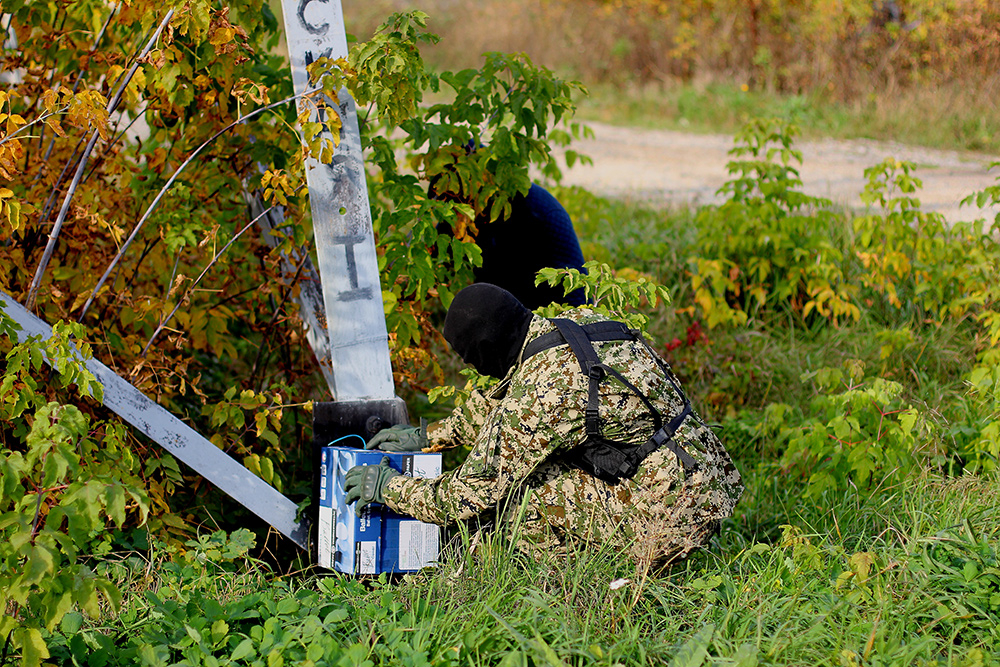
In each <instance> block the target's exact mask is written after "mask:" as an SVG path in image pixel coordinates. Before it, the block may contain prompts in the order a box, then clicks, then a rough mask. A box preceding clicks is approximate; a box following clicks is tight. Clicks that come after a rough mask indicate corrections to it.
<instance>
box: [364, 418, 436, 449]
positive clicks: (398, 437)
mask: <svg viewBox="0 0 1000 667" xmlns="http://www.w3.org/2000/svg"><path fill="white" fill-rule="evenodd" d="M426 446H427V422H426V421H424V420H422V419H421V420H420V426H408V425H406V424H396V425H395V426H390V427H389V428H384V429H382V430H381V431H379V432H378V433H376V434H375V435H374V436H372V439H371V440H369V441H368V442H367V443H365V449H380V450H382V451H383V452H419V451H420V450H422V449H423V448H425V447H426Z"/></svg>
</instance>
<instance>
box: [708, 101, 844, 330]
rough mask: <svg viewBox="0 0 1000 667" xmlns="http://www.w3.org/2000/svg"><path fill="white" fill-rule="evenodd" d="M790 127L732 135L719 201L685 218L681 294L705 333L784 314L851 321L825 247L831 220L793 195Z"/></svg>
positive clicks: (837, 267) (839, 267)
mask: <svg viewBox="0 0 1000 667" xmlns="http://www.w3.org/2000/svg"><path fill="white" fill-rule="evenodd" d="M797 133H798V130H797V128H796V127H795V126H793V125H790V124H787V123H784V122H783V121H779V120H757V121H753V122H751V123H749V124H748V125H747V126H746V127H745V128H744V129H743V130H742V131H741V132H740V133H739V134H737V136H736V142H737V145H736V147H734V148H733V149H732V150H731V151H730V155H732V156H733V157H734V158H735V159H733V160H732V161H730V162H729V163H728V165H727V169H728V171H729V174H730V176H732V177H733V178H732V179H731V180H729V181H728V182H726V183H725V185H723V186H722V188H721V189H720V190H719V193H720V194H722V195H724V196H726V197H727V200H726V201H725V202H724V203H723V204H720V205H718V206H704V207H702V208H700V209H699V211H698V213H697V215H696V216H695V225H696V226H697V228H698V240H697V242H696V244H695V252H696V254H695V255H694V256H693V257H692V258H691V259H690V260H689V261H690V264H691V286H692V288H693V290H694V298H695V301H696V302H697V303H698V305H699V307H700V309H701V311H702V313H703V314H704V317H705V321H706V322H707V323H708V326H709V327H715V326H718V325H720V324H745V323H746V322H747V320H748V318H758V319H759V318H761V317H765V316H767V315H769V314H773V313H775V312H781V311H783V310H785V309H788V310H791V311H793V312H794V313H795V314H796V315H798V316H799V317H801V318H803V319H805V318H807V317H809V315H810V314H812V313H814V312H815V314H816V315H818V316H821V317H824V318H827V319H830V320H832V321H834V322H836V321H838V320H841V321H842V320H844V319H854V320H856V319H858V317H860V310H859V309H858V307H857V305H856V304H855V303H854V297H855V295H856V293H857V288H856V287H855V286H853V285H851V284H850V283H849V282H848V281H847V280H846V279H845V276H844V271H843V260H844V252H843V250H842V249H841V248H840V247H839V246H838V245H837V244H836V243H835V240H836V238H837V237H838V236H841V235H842V233H841V231H840V230H839V229H838V225H839V224H841V218H840V217H839V216H837V215H835V214H834V213H833V212H831V211H830V210H829V207H830V202H829V201H827V200H825V199H821V198H817V197H812V196H810V195H806V194H804V193H803V192H801V190H800V188H801V186H802V181H801V179H800V178H799V173H798V169H797V168H796V166H795V165H796V164H800V163H801V162H802V154H801V152H800V151H798V150H796V149H795V148H793V139H794V137H795V135H796V134H797Z"/></svg>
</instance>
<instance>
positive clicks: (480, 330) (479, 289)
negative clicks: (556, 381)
mask: <svg viewBox="0 0 1000 667" xmlns="http://www.w3.org/2000/svg"><path fill="white" fill-rule="evenodd" d="M531 318H532V314H531V311H530V310H528V309H527V308H525V307H524V306H523V305H522V304H521V302H520V301H518V300H517V298H516V297H515V296H514V295H513V294H511V293H510V292H508V291H507V290H505V289H503V288H501V287H497V286H496V285H490V284H489V283H476V284H474V285H469V286H468V287H466V288H465V289H463V290H462V291H461V292H459V293H458V294H456V295H455V298H454V300H453V301H452V302H451V307H450V308H448V315H447V316H446V317H445V319H444V337H445V340H447V341H448V343H449V344H450V345H451V347H452V349H454V350H455V351H456V352H458V355H459V356H460V357H462V359H463V360H464V361H465V362H466V363H467V364H471V365H472V366H473V367H474V368H475V369H476V370H477V371H479V372H480V373H482V374H484V375H492V376H493V377H498V378H502V377H503V376H505V375H507V371H509V370H510V369H511V367H512V366H513V365H514V363H515V362H516V361H517V355H518V354H520V352H521V346H522V345H523V344H524V339H525V337H526V336H527V335H528V325H530V324H531Z"/></svg>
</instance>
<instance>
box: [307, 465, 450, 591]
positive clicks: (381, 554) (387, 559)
mask: <svg viewBox="0 0 1000 667" xmlns="http://www.w3.org/2000/svg"><path fill="white" fill-rule="evenodd" d="M386 456H388V457H389V461H390V463H391V465H392V467H393V468H395V469H396V470H398V471H399V472H401V473H403V474H404V475H409V476H411V477H427V478H430V477H437V476H438V475H440V474H441V455H440V454H424V453H420V452H417V453H396V452H380V451H370V450H364V449H354V448H352V447H323V448H322V450H321V458H320V489H319V516H318V536H317V539H318V545H317V549H316V551H317V557H318V564H319V566H320V567H324V568H326V569H328V570H336V571H337V572H346V573H350V574H379V573H381V572H414V571H416V570H419V569H421V568H424V567H428V566H431V565H434V564H435V562H436V561H437V557H438V552H439V550H440V530H441V529H440V527H438V526H435V525H433V524H429V523H423V522H421V521H417V520H415V519H413V518H410V517H406V516H401V515H399V514H396V513H395V512H392V511H391V510H389V509H388V508H387V507H384V506H382V505H374V504H373V505H368V506H367V507H366V508H365V509H364V510H363V511H362V513H361V516H358V515H356V514H355V513H354V503H351V504H350V505H348V504H347V503H345V502H344V476H345V475H346V474H347V471H348V470H350V469H351V468H353V467H354V466H356V465H378V464H379V463H381V461H382V458H383V457H386Z"/></svg>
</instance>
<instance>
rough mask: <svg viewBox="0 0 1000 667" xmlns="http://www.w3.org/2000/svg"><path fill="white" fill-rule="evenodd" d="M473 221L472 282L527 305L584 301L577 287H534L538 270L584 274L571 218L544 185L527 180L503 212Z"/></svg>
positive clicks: (577, 304)
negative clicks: (476, 252) (479, 255)
mask: <svg viewBox="0 0 1000 667" xmlns="http://www.w3.org/2000/svg"><path fill="white" fill-rule="evenodd" d="M476 226H477V227H478V229H479V233H478V234H477V235H476V244H477V245H478V246H479V247H480V248H482V251H483V265H482V266H481V267H479V268H478V269H476V272H475V276H476V282H481V283H490V284H493V285H497V286H499V287H503V288H504V289H506V290H507V291H508V292H510V293H511V294H513V295H514V296H515V297H517V299H518V300H519V301H520V302H521V303H523V304H524V305H525V306H526V307H527V308H529V309H531V310H534V309H535V308H538V307H539V306H547V305H549V304H550V303H552V302H556V303H568V304H569V305H571V306H582V305H583V304H584V303H585V302H586V298H585V297H584V294H583V290H582V289H578V290H575V291H573V292H570V293H569V294H568V295H566V296H563V290H562V287H559V286H557V287H550V286H549V285H539V286H537V287H536V286H535V274H536V273H537V272H538V270H539V269H544V268H554V269H577V270H578V271H581V272H583V273H586V269H584V268H583V252H582V251H581V250H580V242H579V240H578V239H577V236H576V231H575V230H574V229H573V221H572V220H571V219H570V217H569V213H567V212H566V209H565V208H563V206H562V204H560V203H559V201H558V200H557V199H556V198H555V197H553V196H552V195H551V194H549V192H548V191H547V190H546V189H545V188H543V187H541V186H540V185H535V184H532V186H531V189H530V190H528V194H527V195H517V196H516V197H514V199H512V200H511V212H510V215H509V216H507V217H506V218H501V219H499V220H496V221H494V222H489V223H485V224H481V223H478V222H477V225H476Z"/></svg>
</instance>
